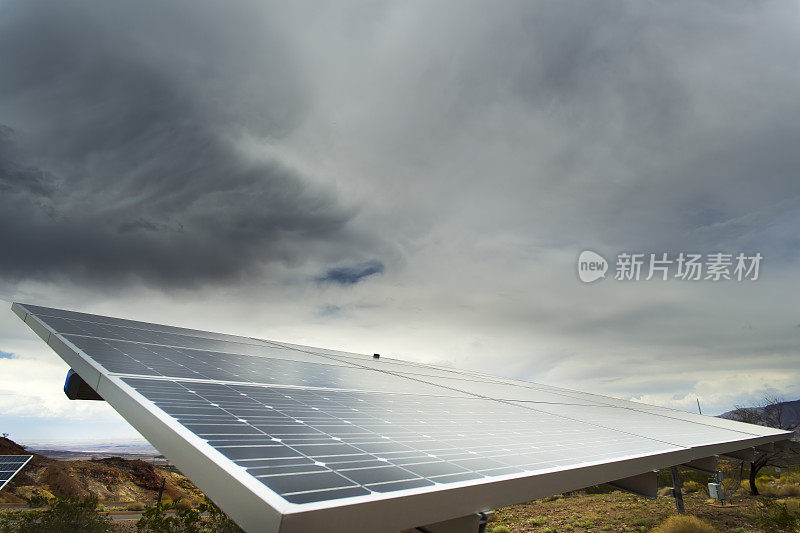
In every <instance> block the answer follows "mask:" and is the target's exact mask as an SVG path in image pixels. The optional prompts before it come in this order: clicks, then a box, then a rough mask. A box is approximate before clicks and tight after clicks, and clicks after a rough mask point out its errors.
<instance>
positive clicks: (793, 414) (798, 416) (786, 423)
mask: <svg viewBox="0 0 800 533" xmlns="http://www.w3.org/2000/svg"><path fill="white" fill-rule="evenodd" d="M775 405H776V406H777V407H778V408H779V409H780V411H781V426H782V427H785V428H787V427H795V428H798V427H800V400H793V401H788V402H780V403H777V404H775ZM745 409H747V410H748V411H752V412H753V413H754V414H762V413H763V412H764V408H763V407H746V408H745ZM735 412H736V410H733V411H728V412H727V413H722V414H721V415H719V417H720V418H727V419H729V420H735V419H736V418H735V416H734V413H735Z"/></svg>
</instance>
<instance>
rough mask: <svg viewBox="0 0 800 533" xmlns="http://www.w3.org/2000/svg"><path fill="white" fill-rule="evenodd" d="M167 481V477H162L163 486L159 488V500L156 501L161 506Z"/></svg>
mask: <svg viewBox="0 0 800 533" xmlns="http://www.w3.org/2000/svg"><path fill="white" fill-rule="evenodd" d="M166 483H167V478H165V477H162V478H161V488H159V489H158V502H157V503H156V506H157V507H159V508H160V507H161V496H163V495H164V485H166Z"/></svg>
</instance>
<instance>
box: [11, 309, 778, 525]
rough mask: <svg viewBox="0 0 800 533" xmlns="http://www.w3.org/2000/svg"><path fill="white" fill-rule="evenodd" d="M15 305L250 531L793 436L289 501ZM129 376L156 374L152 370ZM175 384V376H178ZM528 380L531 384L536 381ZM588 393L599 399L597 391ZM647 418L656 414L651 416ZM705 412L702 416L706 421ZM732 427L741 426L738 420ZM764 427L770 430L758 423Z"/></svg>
mask: <svg viewBox="0 0 800 533" xmlns="http://www.w3.org/2000/svg"><path fill="white" fill-rule="evenodd" d="M12 310H13V311H14V312H15V313H16V314H17V315H18V316H19V317H20V318H21V319H22V320H23V321H24V322H25V323H26V324H27V325H28V326H29V327H30V328H31V329H32V330H33V331H34V332H35V333H36V334H37V335H39V336H40V337H41V338H42V339H43V340H45V342H46V343H47V344H48V345H49V346H50V347H51V348H52V349H53V350H54V351H55V352H56V353H57V354H58V355H59V356H60V357H61V358H62V359H64V361H65V362H67V364H69V365H70V366H71V367H72V369H73V370H75V371H76V372H77V373H78V374H79V375H80V376H81V377H82V378H83V379H84V380H85V381H86V382H87V383H88V384H89V385H90V386H92V387H93V388H94V389H95V390H96V391H97V392H98V393H99V394H100V395H101V396H102V397H103V398H104V399H105V400H106V401H107V402H108V403H109V404H110V405H111V406H112V407H113V408H114V409H115V410H116V411H117V412H118V413H120V415H122V417H123V418H125V420H127V421H128V422H129V423H130V424H131V425H132V426H133V427H134V428H135V429H136V430H137V431H139V432H140V433H141V434H142V435H143V436H144V437H145V438H146V439H147V440H148V441H149V442H150V443H151V444H153V446H155V447H156V448H157V449H158V450H159V451H160V452H161V453H162V454H163V455H164V456H165V457H167V458H168V459H169V460H170V461H171V462H173V463H174V464H175V465H176V466H177V467H178V468H179V469H180V470H181V471H182V472H183V473H184V474H186V475H187V477H189V478H190V479H191V480H192V481H193V482H194V483H195V484H196V485H197V486H198V487H200V488H201V490H203V491H204V492H206V494H208V495H209V497H211V499H212V500H214V501H215V502H216V503H218V504H219V505H220V507H221V508H222V509H223V510H224V511H225V512H226V513H227V514H229V515H230V516H231V517H232V518H233V519H234V520H235V521H236V522H237V523H238V524H239V525H240V526H241V527H242V528H243V529H245V530H246V531H267V532H276V533H278V532H279V533H304V532H307V531H318V530H319V531H329V532H331V533H340V532H341V533H345V532H350V531H353V530H359V529H362V530H366V531H375V532H381V531H385V532H387V533H388V532H391V531H397V530H402V529H406V528H410V527H414V526H418V525H420V524H431V523H435V522H440V521H444V520H448V519H452V518H457V517H460V516H466V515H470V514H474V513H477V512H482V511H486V510H489V509H495V508H498V507H503V506H507V505H511V504H514V503H520V502H524V501H529V500H531V499H535V498H542V497H546V496H550V495H552V494H557V493H561V492H567V491H571V490H577V489H581V488H584V487H587V486H591V485H596V484H599V483H606V482H609V481H613V480H619V479H621V478H628V477H633V476H639V475H642V474H646V473H647V472H651V471H653V470H660V469H664V468H668V467H671V466H674V465H680V464H684V463H688V462H691V461H693V460H695V459H701V458H705V457H708V456H710V455H718V454H724V453H729V452H733V451H736V450H741V449H746V448H752V447H753V446H758V445H762V444H767V443H770V442H777V441H782V440H786V439H787V438H789V437H790V436H791V435H792V433H791V432H782V431H777V430H774V431H769V430H767V431H759V433H767V434H763V435H761V436H756V435H753V436H751V437H745V438H743V439H741V440H739V441H733V442H725V443H719V444H713V445H706V446H700V447H679V446H674V445H668V444H664V449H663V450H662V451H660V452H657V453H652V454H646V455H637V456H629V457H624V458H619V459H615V460H614V461H613V462H602V461H595V462H586V463H582V464H576V465H573V466H570V467H569V468H551V469H543V470H539V471H536V472H525V473H520V474H513V475H507V476H497V477H493V478H490V479H488V480H485V479H484V480H474V481H464V482H460V483H452V484H448V485H447V486H446V488H440V487H423V488H418V489H408V490H403V491H396V492H391V493H384V494H370V495H367V496H357V497H352V498H342V499H337V500H329V501H322V502H314V503H307V504H293V503H290V502H287V501H286V500H284V499H283V498H281V497H280V496H278V495H277V494H276V493H274V492H273V491H271V490H270V489H269V488H267V487H266V486H265V485H264V484H262V483H261V482H259V481H258V480H257V479H255V478H254V477H252V476H251V475H250V474H248V473H247V472H246V471H245V469H244V468H242V467H240V466H238V465H236V464H235V463H234V462H233V461H231V460H230V459H228V458H227V457H225V456H224V455H222V454H221V453H220V452H218V451H217V450H215V449H214V448H213V447H211V446H210V445H208V444H207V443H206V442H205V441H204V440H203V439H201V438H200V437H198V436H197V435H195V434H194V433H192V432H191V431H189V430H188V429H187V428H185V427H183V426H182V425H181V424H180V423H178V422H177V421H176V420H175V419H174V418H172V417H171V416H169V415H168V414H167V413H165V412H164V411H162V410H161V409H160V408H158V407H157V406H156V405H155V404H154V403H153V402H151V401H150V400H147V399H146V398H145V397H144V396H143V395H141V394H140V393H138V392H137V391H136V390H135V389H133V387H131V386H129V385H127V384H126V383H125V382H123V381H122V379H121V377H120V375H115V374H111V373H109V372H107V371H106V370H104V369H103V368H102V367H101V366H100V365H99V364H98V363H96V362H95V361H94V360H93V359H92V358H91V357H89V356H88V355H87V354H85V353H83V352H82V351H81V350H80V349H78V348H77V347H76V346H75V345H74V344H72V343H71V342H70V341H69V340H67V339H65V338H64V337H62V336H61V335H60V334H58V333H56V332H55V331H54V330H52V329H51V328H50V327H49V326H47V324H45V323H44V322H43V321H42V320H40V319H39V318H37V317H36V316H34V315H31V314H29V313H28V311H27V309H25V307H24V305H21V304H18V303H14V304H13V305H12ZM276 344H278V343H276ZM389 373H393V372H389ZM131 377H134V378H140V379H152V377H148V376H131ZM398 377H400V376H398ZM176 381H181V380H180V379H176ZM509 381H514V380H509ZM527 385H528V386H535V384H527ZM587 396H594V397H595V398H602V397H600V396H595V395H587ZM487 398H489V399H492V398H490V397H487ZM618 401H620V402H622V400H618ZM626 403H627V402H626ZM648 407H650V406H647V405H645V404H642V410H645V411H646V410H647V408H648ZM655 409H660V408H655ZM677 413H680V412H679V411H672V412H670V415H672V416H675V414H677ZM652 414H654V415H657V413H652ZM684 414H686V413H684ZM662 416H663V415H662ZM692 416H693V417H694V416H697V415H692ZM710 418H711V417H703V419H710ZM712 420H713V419H712ZM726 422H730V421H726ZM731 423H732V424H736V425H737V426H738V424H739V423H735V422H731ZM728 425H729V424H725V426H728ZM750 427H754V428H755V427H757V426H750V425H749V424H742V425H741V426H738V428H737V430H738V431H740V432H742V433H743V434H744V430H745V429H748V428H750ZM762 429H766V428H759V430H762ZM751 434H752V433H751Z"/></svg>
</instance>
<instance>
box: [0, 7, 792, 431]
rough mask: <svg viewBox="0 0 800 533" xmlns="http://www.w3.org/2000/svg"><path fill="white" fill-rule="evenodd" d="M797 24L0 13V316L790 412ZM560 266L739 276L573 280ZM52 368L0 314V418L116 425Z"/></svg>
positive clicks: (686, 10)
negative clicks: (661, 256)
mask: <svg viewBox="0 0 800 533" xmlns="http://www.w3.org/2000/svg"><path fill="white" fill-rule="evenodd" d="M798 30H800V7H798V5H797V4H796V3H791V2H726V3H725V4H719V3H712V2H708V3H703V2H697V1H695V0H692V1H687V2H669V3H664V2H661V3H655V2H652V3H651V2H640V1H635V2H633V1H632V2H589V1H587V2H573V1H563V0H558V1H550V2H544V1H537V2H532V1H523V2H511V1H509V2H502V3H496V2H465V1H460V0H459V1H447V2H446V1H441V2H429V1H425V2H422V1H419V2H411V1H403V2H374V1H369V2H366V1H365V2H356V1H351V2H344V3H342V2H338V3H329V4H326V3H321V2H308V3H304V2H276V3H270V2H264V1H259V2H235V3H220V2H203V1H192V2H188V1H186V2H180V1H176V2H169V3H163V2H149V1H142V2H129V3H108V2H102V1H99V0H97V1H76V2H70V3H65V2H58V1H52V2H41V1H31V0H26V1H17V0H0V298H2V299H3V300H5V301H6V307H7V308H8V307H10V303H9V302H11V301H27V302H30V303H36V304H40V305H50V306H54V307H62V308H70V309H76V310H82V311H87V312H97V313H101V314H111V315H116V316H123V317H130V318H136V319H140V320H145V321H153V322H162V323H170V324H176V325H185V326H189V327H196V328H201V329H211V330H216V331H226V332H231V333H241V334H246V335H252V336H259V337H262V338H270V339H275V340H283V341H291V342H297V343H302V344H311V345H316V346H325V347H329V348H338V349H346V350H352V351H359V352H363V353H373V352H380V353H384V354H387V355H393V356H397V357H401V358H405V359H413V360H420V361H429V362H434V363H438V364H447V365H453V366H457V367H467V368H472V369H484V370H491V372H492V373H495V374H501V375H507V376H512V377H516V378H521V379H529V380H533V381H539V382H544V383H549V384H553V385H559V386H564V387H571V388H578V389H583V390H589V391H592V392H597V393H601V394H610V395H614V396H620V397H624V398H633V399H638V400H642V401H647V402H652V403H658V404H661V405H668V406H672V407H677V408H682V409H687V410H689V409H693V408H696V404H695V400H696V398H699V399H700V402H701V404H703V406H704V412H710V413H719V412H722V411H725V410H727V409H730V408H731V407H732V406H733V405H735V404H739V403H748V402H751V401H754V400H757V399H759V398H760V397H761V396H763V395H764V394H765V393H772V394H778V395H782V396H784V397H786V399H797V398H798V397H800V385H798V383H800V364H798V363H800V313H798V304H797V302H798V299H799V298H798V296H800V294H798V293H799V292H800V291H798V274H800V237H798V231H797V228H798V227H800V176H799V175H798V168H800V150H798V140H800V99H798V98H797V95H798V94H800V31H798ZM585 249H590V250H594V251H597V252H599V253H601V254H603V255H604V256H605V257H607V258H608V259H609V260H613V258H614V257H615V256H616V255H617V254H618V253H620V252H622V251H637V252H643V253H670V254H677V253H679V252H681V251H684V252H695V253H702V254H710V253H713V252H728V253H738V252H746V253H748V254H752V253H755V252H760V253H761V254H762V256H763V257H764V260H763V263H762V265H761V272H760V276H759V279H758V280H757V281H741V282H738V281H724V282H719V283H715V282H712V281H695V282H683V281H679V280H669V281H638V282H618V281H615V280H613V279H611V276H609V278H608V279H606V280H601V281H598V282H595V283H593V284H583V283H581V282H580V281H579V279H578V277H577V275H576V258H577V256H578V254H579V253H580V252H581V251H582V250H585ZM612 269H613V266H612ZM65 373H66V367H65V366H64V364H63V363H62V362H61V360H60V359H59V358H58V357H57V356H56V355H55V354H53V353H52V352H51V351H50V350H49V349H48V348H46V347H45V346H44V343H42V342H41V341H39V340H38V339H37V338H36V337H35V336H34V335H33V334H32V333H31V332H29V331H28V330H27V328H26V327H25V326H23V325H22V324H21V323H20V322H19V321H18V319H17V318H16V317H14V316H13V315H12V313H11V312H10V310H9V311H6V312H4V313H0V412H3V413H5V414H4V415H3V417H2V418H0V421H2V422H3V423H4V426H5V427H7V428H9V429H3V428H0V429H2V430H3V431H9V432H10V433H12V437H13V436H14V435H15V434H17V435H18V436H19V437H20V438H22V439H23V440H24V439H29V440H30V439H33V440H35V439H44V438H46V437H53V438H56V437H58V438H61V437H63V438H72V437H75V436H78V435H84V436H86V435H89V436H91V435H95V434H96V435H98V436H108V435H120V436H124V435H132V434H133V432H132V430H131V429H129V428H128V427H127V426H126V425H125V424H124V423H123V422H122V421H121V419H119V417H117V416H116V415H115V414H114V413H113V411H112V410H111V409H110V408H108V407H107V406H103V405H95V404H85V403H81V402H69V401H68V400H66V398H65V397H63V393H62V392H61V390H60V387H61V382H62V380H63V376H64V375H65ZM45 427H46V428H47V430H45V429H44V428H45Z"/></svg>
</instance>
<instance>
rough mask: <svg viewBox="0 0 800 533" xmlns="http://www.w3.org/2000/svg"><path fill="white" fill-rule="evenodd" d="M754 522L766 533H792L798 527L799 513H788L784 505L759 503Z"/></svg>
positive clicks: (767, 501) (772, 502) (799, 522)
mask: <svg viewBox="0 0 800 533" xmlns="http://www.w3.org/2000/svg"><path fill="white" fill-rule="evenodd" d="M756 522H757V523H758V525H759V526H760V527H761V528H762V529H763V530H764V531H766V532H767V533H778V532H794V531H797V529H798V528H799V527H800V513H793V512H792V511H790V510H789V509H788V508H787V507H786V504H785V503H778V502H775V501H772V500H769V499H766V498H764V499H762V500H761V501H760V505H759V509H758V514H757V515H756Z"/></svg>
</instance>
